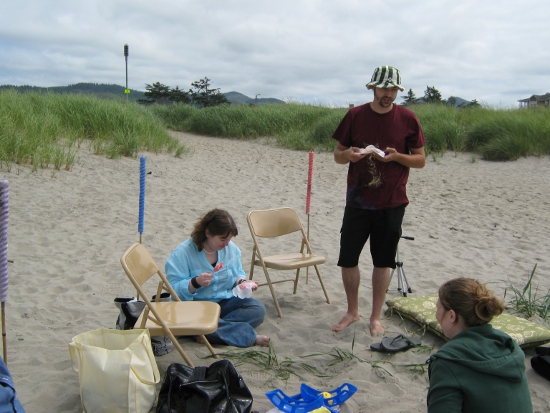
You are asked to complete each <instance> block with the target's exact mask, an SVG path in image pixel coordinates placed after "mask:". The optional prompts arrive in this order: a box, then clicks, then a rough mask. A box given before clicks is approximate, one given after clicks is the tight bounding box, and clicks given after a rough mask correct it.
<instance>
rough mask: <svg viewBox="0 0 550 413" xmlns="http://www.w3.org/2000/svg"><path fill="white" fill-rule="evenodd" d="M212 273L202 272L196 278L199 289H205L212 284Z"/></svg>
mask: <svg viewBox="0 0 550 413" xmlns="http://www.w3.org/2000/svg"><path fill="white" fill-rule="evenodd" d="M213 277H214V273H213V272H203V273H201V274H199V275H198V276H197V282H198V283H199V285H200V286H201V287H207V286H209V285H210V283H211V282H212V278H213Z"/></svg>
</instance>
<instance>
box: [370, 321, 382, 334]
mask: <svg viewBox="0 0 550 413" xmlns="http://www.w3.org/2000/svg"><path fill="white" fill-rule="evenodd" d="M370 335H371V336H372V337H380V336H383V335H384V326H383V325H382V323H381V322H380V320H374V321H371V322H370Z"/></svg>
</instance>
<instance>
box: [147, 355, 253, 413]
mask: <svg viewBox="0 0 550 413" xmlns="http://www.w3.org/2000/svg"><path fill="white" fill-rule="evenodd" d="M252 401H253V400H252V393H250V390H249V389H248V387H247V386H246V384H245V382H244V380H243V378H242V377H241V375H240V374H239V372H238V371H237V370H236V369H235V367H234V366H233V364H232V363H231V362H230V361H229V360H219V361H216V362H214V363H212V364H211V365H210V366H209V367H206V366H197V367H195V368H192V367H189V366H186V365H185V364H180V363H173V364H171V365H170V366H169V367H168V370H166V374H165V376H164V381H163V382H162V386H161V388H160V393H159V397H158V402H157V413H250V410H251V409H252Z"/></svg>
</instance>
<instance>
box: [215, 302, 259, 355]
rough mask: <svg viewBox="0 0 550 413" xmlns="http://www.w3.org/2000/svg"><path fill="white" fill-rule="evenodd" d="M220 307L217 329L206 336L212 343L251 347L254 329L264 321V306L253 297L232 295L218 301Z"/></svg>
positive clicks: (254, 334)
mask: <svg viewBox="0 0 550 413" xmlns="http://www.w3.org/2000/svg"><path fill="white" fill-rule="evenodd" d="M218 304H219V305H220V307H221V312H220V320H219V322H218V329H217V330H216V332H215V333H212V334H208V335H207V336H206V338H207V339H208V341H209V342H210V343H212V344H227V345H229V346H235V347H251V346H253V345H254V344H256V335H257V333H256V331H255V330H254V328H255V327H258V326H259V325H260V324H262V323H263V321H264V316H265V307H264V305H263V304H262V303H261V302H259V301H258V300H255V299H254V298H243V299H241V298H238V297H232V298H228V299H227V300H222V301H220V302H219V303H218Z"/></svg>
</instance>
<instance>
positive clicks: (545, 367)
mask: <svg viewBox="0 0 550 413" xmlns="http://www.w3.org/2000/svg"><path fill="white" fill-rule="evenodd" d="M535 350H536V353H537V355H536V356H533V357H531V367H533V370H535V371H536V372H537V373H538V374H540V375H541V376H542V377H544V378H546V379H548V380H550V348H549V347H537V348H536V349H535Z"/></svg>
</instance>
